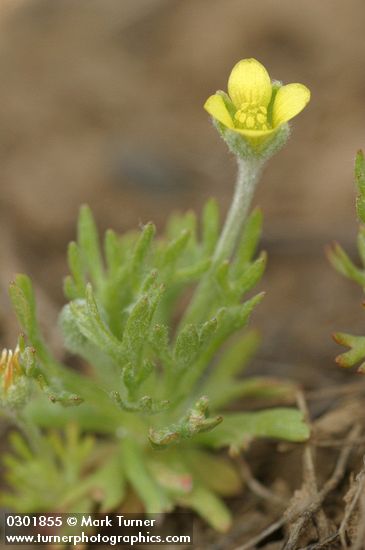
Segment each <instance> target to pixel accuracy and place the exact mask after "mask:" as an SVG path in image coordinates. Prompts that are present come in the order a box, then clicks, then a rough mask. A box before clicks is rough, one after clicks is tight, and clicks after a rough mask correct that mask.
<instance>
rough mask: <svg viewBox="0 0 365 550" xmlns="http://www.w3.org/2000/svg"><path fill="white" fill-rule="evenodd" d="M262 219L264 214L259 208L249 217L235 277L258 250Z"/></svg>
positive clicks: (234, 268) (240, 245)
mask: <svg viewBox="0 0 365 550" xmlns="http://www.w3.org/2000/svg"><path fill="white" fill-rule="evenodd" d="M262 220H263V216H262V212H261V210H260V209H259V208H256V209H255V210H253V211H252V213H251V214H250V216H249V218H248V219H247V222H246V224H245V228H244V231H243V233H242V236H241V239H240V244H239V247H238V251H237V255H236V259H235V261H234V267H233V275H234V276H235V278H237V277H239V275H240V274H241V273H242V270H243V269H244V268H245V266H246V265H247V263H248V262H250V261H251V260H252V258H253V256H254V254H255V252H256V248H257V244H258V242H259V240H260V237H261V231H262Z"/></svg>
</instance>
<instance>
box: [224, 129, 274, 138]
mask: <svg viewBox="0 0 365 550" xmlns="http://www.w3.org/2000/svg"><path fill="white" fill-rule="evenodd" d="M233 131H234V132H237V133H238V134H241V136H245V137H248V138H266V137H267V136H270V135H271V134H272V133H274V132H276V131H277V128H270V130H250V129H249V128H247V129H246V128H233Z"/></svg>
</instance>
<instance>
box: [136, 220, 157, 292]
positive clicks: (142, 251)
mask: <svg viewBox="0 0 365 550" xmlns="http://www.w3.org/2000/svg"><path fill="white" fill-rule="evenodd" d="M155 233H156V227H155V226H154V225H153V223H148V224H147V225H145V226H144V227H143V229H142V233H141V235H140V237H139V239H138V240H137V243H136V245H135V248H134V251H133V255H132V260H131V274H132V281H133V284H134V287H135V288H138V286H139V283H140V278H141V276H142V272H143V267H144V264H145V261H146V257H147V255H148V253H149V251H150V249H151V244H152V241H153V238H154V236H155Z"/></svg>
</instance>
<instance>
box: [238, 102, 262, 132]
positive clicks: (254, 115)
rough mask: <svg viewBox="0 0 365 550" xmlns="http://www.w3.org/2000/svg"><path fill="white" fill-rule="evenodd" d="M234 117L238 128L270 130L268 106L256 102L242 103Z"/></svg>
mask: <svg viewBox="0 0 365 550" xmlns="http://www.w3.org/2000/svg"><path fill="white" fill-rule="evenodd" d="M234 118H235V120H236V125H237V127H238V128H242V129H243V128H245V129H247V130H269V124H268V121H267V108H266V107H264V106H263V105H256V104H255V103H242V105H241V108H240V109H238V111H237V112H236V113H235V115H234Z"/></svg>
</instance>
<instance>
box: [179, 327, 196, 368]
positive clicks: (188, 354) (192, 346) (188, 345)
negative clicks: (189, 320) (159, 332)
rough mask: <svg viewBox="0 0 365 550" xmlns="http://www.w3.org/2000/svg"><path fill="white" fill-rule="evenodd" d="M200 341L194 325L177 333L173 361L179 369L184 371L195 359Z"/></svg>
mask: <svg viewBox="0 0 365 550" xmlns="http://www.w3.org/2000/svg"><path fill="white" fill-rule="evenodd" d="M199 348H200V340H199V334H198V331H197V328H196V326H195V325H185V326H184V327H183V329H182V330H181V332H180V333H179V335H178V337H177V340H176V345H175V352H174V353H175V359H176V361H177V364H178V365H179V367H180V368H183V369H185V368H186V367H188V366H189V365H190V364H191V363H192V362H193V361H194V359H195V358H196V356H197V354H198V352H199Z"/></svg>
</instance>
